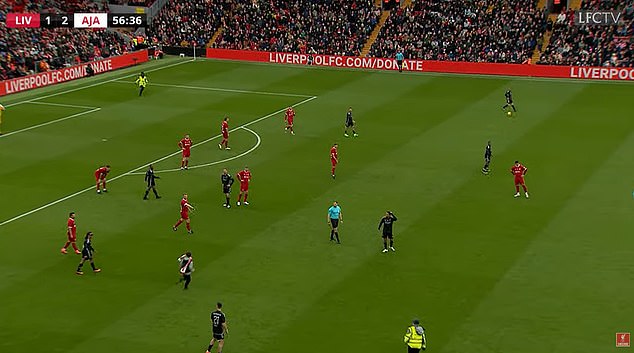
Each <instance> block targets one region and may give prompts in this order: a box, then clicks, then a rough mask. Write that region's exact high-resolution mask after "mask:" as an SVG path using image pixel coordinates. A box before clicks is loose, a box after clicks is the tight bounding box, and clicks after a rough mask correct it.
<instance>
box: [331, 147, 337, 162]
mask: <svg viewBox="0 0 634 353" xmlns="http://www.w3.org/2000/svg"><path fill="white" fill-rule="evenodd" d="M330 159H332V160H333V161H336V160H337V149H336V148H335V147H333V148H331V149H330Z"/></svg>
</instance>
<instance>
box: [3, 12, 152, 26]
mask: <svg viewBox="0 0 634 353" xmlns="http://www.w3.org/2000/svg"><path fill="white" fill-rule="evenodd" d="M6 25H7V28H93V29H102V28H125V27H146V26H147V15H146V14H138V13H125V14H115V13H73V14H52V13H41V14H38V13H8V14H7V21H6Z"/></svg>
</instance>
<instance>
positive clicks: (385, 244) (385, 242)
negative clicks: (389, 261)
mask: <svg viewBox="0 0 634 353" xmlns="http://www.w3.org/2000/svg"><path fill="white" fill-rule="evenodd" d="M383 249H387V240H383Z"/></svg>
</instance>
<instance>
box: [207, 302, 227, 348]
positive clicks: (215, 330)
mask: <svg viewBox="0 0 634 353" xmlns="http://www.w3.org/2000/svg"><path fill="white" fill-rule="evenodd" d="M228 333H229V329H228V328H227V318H226V317H225V313H223V312H222V303H220V302H218V303H217V304H216V310H214V311H212V312H211V334H212V338H211V341H210V342H209V347H207V352H205V353H211V349H212V348H213V346H214V343H216V341H218V353H222V347H223V346H224V345H225V335H226V334H228Z"/></svg>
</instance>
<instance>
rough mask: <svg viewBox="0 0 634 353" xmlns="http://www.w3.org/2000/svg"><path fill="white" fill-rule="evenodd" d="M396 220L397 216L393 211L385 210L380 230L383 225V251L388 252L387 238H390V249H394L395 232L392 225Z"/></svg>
mask: <svg viewBox="0 0 634 353" xmlns="http://www.w3.org/2000/svg"><path fill="white" fill-rule="evenodd" d="M394 222H396V216H395V215H394V213H392V212H391V211H387V212H385V216H384V217H383V218H381V222H379V230H381V227H383V235H382V237H383V252H388V247H387V240H388V239H389V240H390V250H392V251H396V249H394V234H393V233H392V225H393V224H394Z"/></svg>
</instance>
